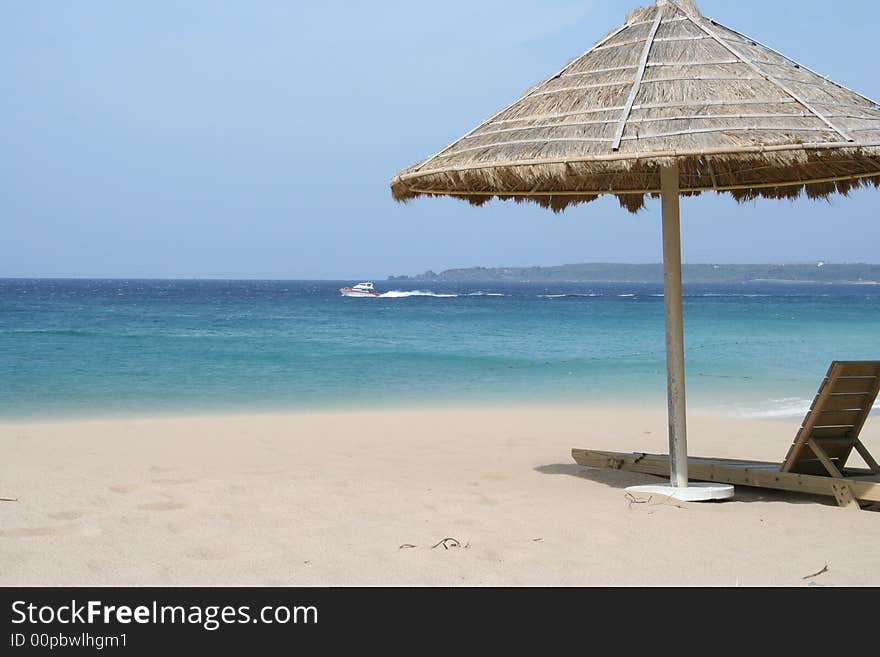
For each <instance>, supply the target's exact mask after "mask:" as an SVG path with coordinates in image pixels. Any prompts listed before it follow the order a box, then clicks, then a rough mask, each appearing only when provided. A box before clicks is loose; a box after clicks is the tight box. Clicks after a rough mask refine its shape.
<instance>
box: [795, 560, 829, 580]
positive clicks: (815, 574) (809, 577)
mask: <svg viewBox="0 0 880 657" xmlns="http://www.w3.org/2000/svg"><path fill="white" fill-rule="evenodd" d="M829 570H831V569H830V568H829V567H828V564H827V563H826V564H825V567H824V568H822V570H820V571H819V572H818V573H813V574H812V575H806V576H804V577H803V578H802V579H813V578H814V577H818V576H819V575H822V574H824V573H827V572H828V571H829Z"/></svg>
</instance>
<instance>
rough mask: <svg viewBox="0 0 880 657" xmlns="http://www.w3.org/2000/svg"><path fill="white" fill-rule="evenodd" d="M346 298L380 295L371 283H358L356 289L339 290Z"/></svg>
mask: <svg viewBox="0 0 880 657" xmlns="http://www.w3.org/2000/svg"><path fill="white" fill-rule="evenodd" d="M339 291H340V292H341V293H342V296H344V297H378V296H379V293H378V292H376V290H375V289H374V288H373V284H372V283H370V282H369V281H368V282H366V283H358V284H357V285H355V286H354V287H343V288H339Z"/></svg>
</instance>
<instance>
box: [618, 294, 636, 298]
mask: <svg viewBox="0 0 880 657" xmlns="http://www.w3.org/2000/svg"><path fill="white" fill-rule="evenodd" d="M617 296H618V298H620V299H632V298H634V297H635V296H636V295H635V294H618V295H617Z"/></svg>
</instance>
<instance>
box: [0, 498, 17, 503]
mask: <svg viewBox="0 0 880 657" xmlns="http://www.w3.org/2000/svg"><path fill="white" fill-rule="evenodd" d="M0 502H18V498H17V497H0Z"/></svg>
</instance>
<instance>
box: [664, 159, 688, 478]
mask: <svg viewBox="0 0 880 657" xmlns="http://www.w3.org/2000/svg"><path fill="white" fill-rule="evenodd" d="M678 176H679V169H678V163H676V164H673V165H672V166H664V167H662V168H661V169H660V185H661V187H660V189H661V194H662V197H663V290H664V306H665V308H666V387H667V402H668V405H669V473H670V480H671V483H672V485H673V486H674V487H677V488H687V485H688V457H687V406H686V402H685V388H684V320H683V313H682V291H681V221H680V214H679V183H678Z"/></svg>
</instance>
